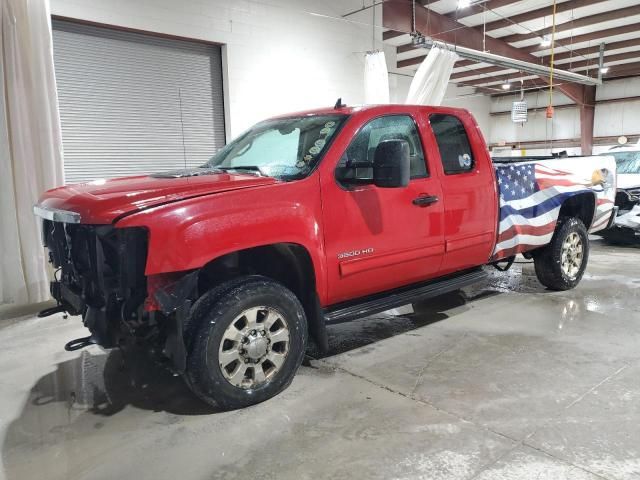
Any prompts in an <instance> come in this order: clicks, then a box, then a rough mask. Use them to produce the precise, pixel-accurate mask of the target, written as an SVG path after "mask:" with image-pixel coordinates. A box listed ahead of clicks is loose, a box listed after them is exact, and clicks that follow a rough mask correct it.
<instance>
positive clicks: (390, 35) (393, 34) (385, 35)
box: [382, 30, 406, 40]
mask: <svg viewBox="0 0 640 480" xmlns="http://www.w3.org/2000/svg"><path fill="white" fill-rule="evenodd" d="M402 35H406V33H404V32H398V31H396V30H387V31H386V32H382V40H391V39H392V38H396V37H401V36H402Z"/></svg>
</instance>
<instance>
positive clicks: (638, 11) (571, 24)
mask: <svg viewBox="0 0 640 480" xmlns="http://www.w3.org/2000/svg"><path fill="white" fill-rule="evenodd" d="M634 15H640V5H634V6H633V7H626V8H619V9H618V10H609V11H608V12H604V13H598V14H596V15H589V16H586V17H582V18H578V19H573V20H572V19H569V20H567V21H566V22H563V23H560V24H556V27H555V28H556V34H557V33H560V32H565V31H567V30H573V29H574V28H582V27H589V26H591V25H596V24H598V23H603V22H609V21H611V20H620V19H621V18H626V17H632V16H634ZM552 31H553V26H549V27H547V28H542V29H540V30H538V31H536V32H532V33H524V34H520V33H517V34H515V35H507V36H504V37H500V40H502V41H504V42H507V43H516V42H522V41H524V40H531V39H532V38H540V37H543V36H544V35H549V34H550V33H551V32H552Z"/></svg>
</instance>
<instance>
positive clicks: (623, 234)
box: [602, 187, 640, 243]
mask: <svg viewBox="0 0 640 480" xmlns="http://www.w3.org/2000/svg"><path fill="white" fill-rule="evenodd" d="M615 204H616V208H617V213H616V216H615V218H614V220H613V224H612V225H611V228H609V229H607V230H604V231H603V232H602V236H603V237H604V238H606V239H607V240H610V241H615V242H619V243H638V242H640V187H637V188H631V189H619V190H618V192H617V194H616V203H615Z"/></svg>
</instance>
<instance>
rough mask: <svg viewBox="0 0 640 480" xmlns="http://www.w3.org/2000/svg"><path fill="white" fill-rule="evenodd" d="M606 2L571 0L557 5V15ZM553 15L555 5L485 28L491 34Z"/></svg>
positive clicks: (503, 20) (502, 20)
mask: <svg viewBox="0 0 640 480" xmlns="http://www.w3.org/2000/svg"><path fill="white" fill-rule="evenodd" d="M605 1H607V0H569V1H567V2H563V3H558V4H557V5H556V13H562V12H568V11H571V10H575V9H576V8H582V7H588V6H590V5H595V4H597V3H602V2H605ZM551 15H553V5H549V6H548V7H543V8H537V9H536V10H531V11H528V12H525V13H520V14H518V15H513V16H510V17H508V18H502V19H500V20H496V21H493V22H489V23H487V24H486V26H485V27H484V28H486V30H487V32H490V31H492V30H498V29H499V28H505V27H513V26H514V23H515V24H517V23H524V22H530V21H531V20H538V19H539V18H544V17H548V16H551Z"/></svg>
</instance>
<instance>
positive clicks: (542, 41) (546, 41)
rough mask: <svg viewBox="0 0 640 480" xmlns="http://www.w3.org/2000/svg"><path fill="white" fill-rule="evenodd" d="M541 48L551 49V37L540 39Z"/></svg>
mask: <svg viewBox="0 0 640 480" xmlns="http://www.w3.org/2000/svg"><path fill="white" fill-rule="evenodd" d="M540 46H541V47H550V46H551V38H549V35H545V36H544V37H542V38H541V39H540Z"/></svg>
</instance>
